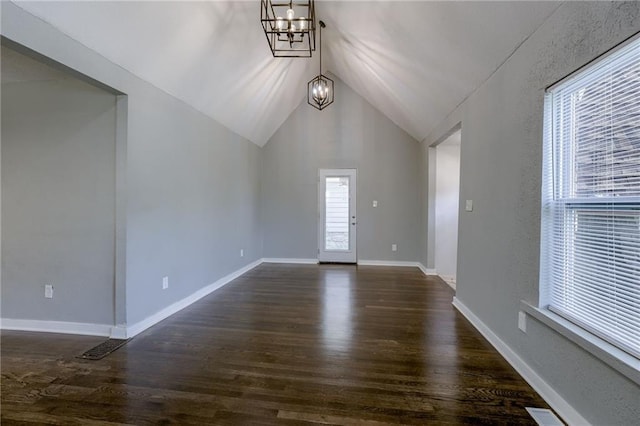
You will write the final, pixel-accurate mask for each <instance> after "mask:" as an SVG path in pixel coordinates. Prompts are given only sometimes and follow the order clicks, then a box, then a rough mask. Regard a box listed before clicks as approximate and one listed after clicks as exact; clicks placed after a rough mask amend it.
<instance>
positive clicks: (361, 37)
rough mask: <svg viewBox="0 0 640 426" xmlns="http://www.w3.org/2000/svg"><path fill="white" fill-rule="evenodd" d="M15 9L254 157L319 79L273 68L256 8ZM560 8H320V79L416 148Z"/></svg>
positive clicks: (307, 70)
mask: <svg viewBox="0 0 640 426" xmlns="http://www.w3.org/2000/svg"><path fill="white" fill-rule="evenodd" d="M16 4H18V6H20V7H22V8H23V9H25V10H27V11H28V12H30V13H32V14H34V15H36V16H38V17H40V18H41V19H43V20H45V21H47V22H49V23H50V24H51V25H53V26H54V27H56V28H58V29H59V30H60V31H62V32H63V33H66V34H67V35H69V36H71V37H72V38H74V39H76V40H77V41H79V42H80V43H82V44H84V45H85V46H87V47H89V48H91V49H93V50H95V51H96V52H98V53H100V54H101V55H103V56H104V57H106V58H107V59H109V60H111V61H112V62H114V63H116V64H118V65H120V66H121V67H123V68H124V69H126V70H128V71H130V72H131V73H133V74H135V75H137V76H138V77H140V78H142V79H144V80H146V81H148V82H149V83H151V84H153V85H155V86H156V87H158V88H159V89H161V90H163V91H165V92H167V93H169V94H171V95H173V96H175V97H176V98H178V99H181V100H182V101H184V102H186V103H187V104H189V105H191V106H193V107H194V108H196V109H197V110H199V111H201V112H203V113H205V114H206V115H208V116H210V117H212V118H213V119H215V120H217V121H219V122H220V123H222V124H223V125H225V126H227V127H228V128H230V129H231V130H233V131H235V132H236V133H238V134H240V135H242V136H244V137H245V138H247V139H249V140H250V141H252V142H254V143H255V144H257V145H259V146H263V145H264V144H265V143H266V142H267V141H268V140H269V138H270V137H271V135H273V133H274V132H275V131H276V130H277V129H278V128H279V127H280V125H281V124H282V123H283V122H284V121H285V120H286V119H287V117H288V116H289V115H290V114H291V113H292V112H293V110H295V109H296V108H297V106H298V105H299V104H300V103H301V102H306V85H307V81H308V80H310V79H311V78H313V77H314V76H315V75H316V74H317V73H318V62H317V61H318V58H317V54H316V55H314V57H313V58H311V59H287V58H273V57H272V55H271V51H270V50H269V47H268V44H267V41H266V39H265V36H264V33H263V32H262V27H261V25H260V20H259V18H260V1H259V0H246V1H197V2H190V1H177V2H166V1H151V2H150V1H142V2H115V1H105V2H93V1H87V2H82V1H73V2H56V1H46V2H30V1H29V2H16ZM558 5H559V2H527V1H512V2H478V1H468V2H462V1H445V2H430V1H322V0H317V1H316V18H317V19H322V20H323V21H325V22H326V24H327V28H326V29H325V30H323V68H324V70H323V71H324V73H325V74H326V71H328V72H330V73H333V74H334V75H336V76H337V77H338V78H340V79H341V80H342V81H344V82H345V83H346V84H348V85H349V86H351V87H352V88H353V89H354V90H355V91H356V92H357V93H359V94H360V95H361V96H362V97H364V98H365V99H366V100H367V101H369V102H370V103H371V104H373V105H374V106H375V107H376V108H378V109H379V110H380V111H381V112H383V113H384V114H385V115H387V116H388V117H389V118H390V119H391V120H393V121H394V122H395V123H396V124H397V125H398V126H400V127H401V128H403V129H404V130H405V131H407V132H408V133H409V134H410V135H412V136H413V137H414V138H415V139H417V140H422V139H424V138H425V137H426V136H427V135H428V134H429V132H430V131H431V130H432V129H433V127H434V126H435V125H437V124H438V123H439V122H440V121H441V120H442V119H443V118H444V117H446V115H447V114H448V113H450V112H451V111H452V110H453V109H454V108H455V107H456V106H457V105H458V104H460V103H461V102H462V101H463V100H464V99H465V98H466V97H467V96H469V95H470V94H471V93H472V92H473V91H474V90H475V89H476V88H477V87H478V86H479V85H480V84H481V83H482V82H483V81H485V80H486V79H487V78H488V77H489V76H490V75H491V74H492V73H493V72H494V71H495V70H496V69H497V68H498V67H499V66H500V65H501V64H502V63H503V62H504V61H505V60H506V59H507V58H508V57H509V55H510V54H511V53H512V52H513V51H514V50H515V49H516V48H517V47H518V46H519V45H520V44H521V43H522V42H523V41H525V40H526V39H527V37H528V36H530V35H531V34H532V33H533V32H534V31H535V30H536V29H537V28H538V27H539V26H540V25H541V24H542V23H543V22H544V20H545V19H546V18H547V17H548V16H549V15H550V14H551V13H553V11H554V10H555V9H556V8H557V7H558ZM339 96H340V94H339V93H336V97H339ZM318 113H319V114H322V113H323V112H318Z"/></svg>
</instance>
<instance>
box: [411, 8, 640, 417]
mask: <svg viewBox="0 0 640 426" xmlns="http://www.w3.org/2000/svg"><path fill="white" fill-rule="evenodd" d="M639 29H640V3H618V2H594V3H585V2H567V3H564V4H563V5H562V6H561V7H560V8H559V9H558V10H557V11H556V12H555V13H554V14H553V15H552V16H551V17H550V18H549V19H548V20H547V21H546V22H545V23H544V24H543V25H542V27H541V28H539V29H538V30H537V31H536V32H535V33H534V34H533V35H532V36H531V37H530V38H529V39H528V40H527V41H526V42H525V43H524V44H523V45H522V46H521V47H520V48H519V49H518V50H517V51H516V52H515V53H514V54H513V55H512V56H511V57H510V58H509V60H508V61H507V62H506V63H505V64H504V65H503V66H501V67H500V68H499V69H498V71H497V72H496V73H495V74H494V75H493V76H492V77H491V78H490V79H489V80H488V81H487V82H486V83H485V84H483V85H482V87H481V88H480V89H479V90H477V91H476V92H475V93H474V94H473V95H472V96H471V97H470V98H468V99H467V101H465V102H464V103H463V104H462V105H461V106H460V107H459V108H458V109H457V110H456V111H454V112H453V113H452V114H451V115H450V116H449V117H448V118H447V120H445V121H444V122H443V123H441V124H440V125H439V128H438V129H436V131H434V132H433V133H432V136H431V137H429V138H427V140H426V141H425V144H424V145H425V146H428V145H430V144H431V143H432V142H435V141H436V140H437V139H439V138H440V137H441V135H442V134H444V133H446V132H447V131H449V129H450V128H452V127H453V126H455V125H456V123H459V122H462V126H463V128H464V131H463V133H462V151H461V156H462V158H461V194H460V200H461V202H462V200H465V199H473V200H474V210H473V212H464V211H462V212H461V214H460V229H459V231H460V233H459V238H460V245H459V251H458V277H457V297H458V298H459V299H460V300H461V301H462V302H463V303H464V304H465V305H466V306H467V307H468V308H469V309H470V310H471V311H472V312H473V313H474V314H475V315H477V316H478V317H479V318H480V319H481V320H482V321H483V322H484V323H485V324H486V325H487V326H488V327H489V328H490V329H491V330H492V331H493V332H494V333H495V334H497V336H498V337H499V338H500V339H502V340H503V341H504V342H505V343H506V344H507V345H509V346H510V347H511V348H512V349H513V350H514V351H516V352H517V353H518V355H519V356H520V357H522V358H523V359H524V360H525V361H526V362H527V363H528V364H529V365H530V366H531V367H532V368H533V369H534V370H535V371H536V372H537V373H538V374H539V375H540V376H541V377H542V378H543V379H544V380H545V381H546V382H547V383H548V384H550V385H551V386H552V387H553V388H554V389H555V390H556V391H557V392H558V393H559V394H560V395H562V396H563V397H564V398H565V399H566V400H567V401H568V402H569V403H570V404H571V405H572V406H573V407H574V408H576V409H577V410H578V411H579V412H580V413H581V414H582V415H583V416H584V417H585V418H586V419H587V420H589V421H591V422H593V423H594V424H607V425H612V424H621V425H631V424H637V423H638V419H640V403H639V402H640V388H639V387H638V385H636V384H634V383H632V382H631V381H630V380H628V379H626V378H625V377H623V376H622V375H620V374H619V373H617V372H616V371H614V370H612V369H611V368H610V367H608V366H607V365H605V364H603V363H602V362H600V361H599V360H597V359H596V358H594V357H592V356H591V355H590V354H588V353H586V352H584V351H583V350H582V349H580V348H579V347H577V346H576V345H574V344H572V343H571V342H569V341H567V340H566V339H564V338H562V337H560V336H559V335H558V334H557V333H555V332H554V331H552V330H551V329H549V328H547V327H546V326H544V325H542V324H541V323H538V322H537V321H535V320H534V319H533V318H529V320H528V328H527V333H526V334H525V333H522V332H520V331H519V330H518V328H517V318H518V310H519V304H520V300H525V301H528V302H530V303H532V304H534V305H536V304H537V301H538V276H539V274H538V269H539V256H540V188H541V171H542V164H541V160H542V125H543V96H544V91H545V88H546V87H548V86H549V85H551V84H552V83H554V82H555V81H557V80H559V79H561V78H562V77H564V76H565V75H567V74H569V73H571V72H573V71H574V70H576V69H578V68H579V67H581V66H582V65H584V64H586V63H587V62H589V61H590V60H592V59H593V58H595V57H596V56H598V55H599V54H601V53H603V52H605V51H606V50H608V49H610V48H611V47H613V46H615V45H616V44H617V43H619V42H621V41H622V40H624V39H625V38H627V37H629V36H630V35H632V34H633V33H635V32H636V31H638V30H639ZM423 152H424V153H426V148H424V149H423ZM425 155H426V154H425Z"/></svg>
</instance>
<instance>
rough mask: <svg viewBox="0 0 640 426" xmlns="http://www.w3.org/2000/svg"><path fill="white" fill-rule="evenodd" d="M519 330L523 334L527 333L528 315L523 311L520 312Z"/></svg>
mask: <svg viewBox="0 0 640 426" xmlns="http://www.w3.org/2000/svg"><path fill="white" fill-rule="evenodd" d="M518 328H519V329H520V331H522V332H523V333H526V332H527V314H525V313H524V312H522V311H520V312H518Z"/></svg>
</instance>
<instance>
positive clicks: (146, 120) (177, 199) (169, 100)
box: [1, 2, 262, 326]
mask: <svg viewBox="0 0 640 426" xmlns="http://www.w3.org/2000/svg"><path fill="white" fill-rule="evenodd" d="M1 7H2V26H1V30H2V35H3V36H4V37H6V38H7V39H9V40H11V41H13V42H16V43H19V44H20V45H23V46H25V47H27V48H29V49H32V50H33V51H35V52H38V53H40V54H42V55H44V56H46V57H49V58H51V59H53V60H54V61H57V62H59V63H61V64H63V65H65V66H67V67H70V68H71V69H73V70H75V71H77V72H79V73H82V74H84V75H86V76H88V77H90V78H91V79H95V80H97V81H98V82H101V83H103V84H104V85H106V86H109V87H111V88H114V89H116V90H117V91H119V92H122V93H124V94H126V95H127V99H128V105H127V110H128V116H127V123H126V126H127V146H126V183H125V182H123V183H122V187H123V190H124V191H126V224H125V225H124V226H126V267H125V270H126V318H127V324H128V325H129V326H131V325H135V324H136V323H140V322H141V321H144V320H145V319H147V318H148V317H150V316H151V315H153V314H155V313H157V312H159V311H161V310H163V309H165V308H167V307H169V306H170V305H172V304H174V303H176V302H178V301H180V300H182V299H184V298H186V297H189V296H191V295H193V294H194V293H195V292H197V291H198V290H200V289H202V288H204V287H206V286H208V285H210V284H212V283H215V282H216V281H217V280H219V279H221V278H223V277H225V276H227V275H228V274H230V273H233V272H235V271H237V270H239V269H241V268H243V267H244V266H246V265H249V264H251V263H253V262H255V261H257V260H259V259H260V258H262V228H261V221H260V205H259V202H260V177H261V173H260V168H261V149H260V148H259V147H258V146H256V145H255V144H253V143H251V142H249V141H247V140H246V139H244V138H242V137H241V136H239V135H237V134H235V133H233V132H231V131H230V130H228V129H227V128H225V127H224V126H222V125H221V124H219V123H218V122H216V121H215V120H213V119H211V118H209V117H207V116H205V115H204V114H202V113H200V112H198V111H196V110H194V109H193V108H191V107H190V106H188V105H186V104H185V103H183V102H182V101H180V100H178V99H176V98H174V97H172V96H170V95H168V94H167V93H165V92H163V91H161V90H159V89H158V88H156V87H154V86H152V85H151V84H149V83H147V82H145V81H143V80H141V79H139V78H138V77H136V76H134V75H133V74H131V73H129V72H128V71H126V70H124V69H123V68H121V67H119V66H117V65H116V64H114V63H112V62H110V61H108V60H107V59H105V58H104V57H102V56H100V55H98V54H97V53H96V52H94V51H92V50H90V49H88V48H86V47H85V46H83V45H82V44H80V43H78V42H76V41H75V40H73V39H71V38H70V37H68V36H66V35H64V34H62V33H61V32H59V31H58V30H56V29H55V28H54V27H52V26H51V25H49V24H47V23H46V22H44V21H42V20H40V19H38V18H36V17H34V16H33V15H31V14H29V13H27V12H26V11H24V10H23V9H21V8H20V7H19V6H18V5H16V4H14V3H11V2H2V5H1ZM117 195H118V194H117ZM240 249H243V250H244V257H241V256H240ZM165 276H167V277H169V288H168V289H166V290H162V279H163V277H165Z"/></svg>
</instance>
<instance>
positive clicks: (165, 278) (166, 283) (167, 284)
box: [162, 277, 169, 290]
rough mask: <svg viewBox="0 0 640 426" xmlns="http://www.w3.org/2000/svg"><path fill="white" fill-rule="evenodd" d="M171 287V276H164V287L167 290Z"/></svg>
mask: <svg viewBox="0 0 640 426" xmlns="http://www.w3.org/2000/svg"><path fill="white" fill-rule="evenodd" d="M168 288H169V277H164V278H162V289H163V290H166V289H168Z"/></svg>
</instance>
